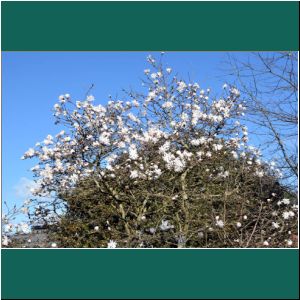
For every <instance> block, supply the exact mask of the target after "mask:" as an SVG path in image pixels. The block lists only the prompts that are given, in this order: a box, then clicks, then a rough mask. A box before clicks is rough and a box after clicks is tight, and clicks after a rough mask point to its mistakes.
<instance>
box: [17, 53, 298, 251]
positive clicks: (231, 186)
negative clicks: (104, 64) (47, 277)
mask: <svg viewBox="0 0 300 300" xmlns="http://www.w3.org/2000/svg"><path fill="white" fill-rule="evenodd" d="M148 62H149V64H150V69H146V70H145V71H144V73H145V79H144V80H143V87H144V89H145V92H144V93H143V92H134V91H130V92H125V99H126V100H123V101H121V100H113V99H112V98H111V99H110V100H109V102H108V103H107V105H105V106H102V105H95V104H93V103H94V97H93V96H91V95H87V97H86V99H85V100H83V101H76V102H73V101H72V98H71V96H70V95H69V94H66V95H61V96H60V97H59V103H57V104H55V105H54V111H55V112H54V116H55V118H56V123H57V124H61V125H63V126H65V130H63V131H61V132H60V133H58V134H57V135H56V136H55V137H52V136H51V135H48V136H47V137H46V139H45V140H44V141H43V142H41V143H37V144H36V147H35V148H31V149H29V150H28V151H27V152H26V153H25V155H24V157H23V158H24V159H27V158H37V159H38V164H37V165H36V166H34V167H33V168H32V171H33V172H34V175H35V177H36V183H37V188H36V189H35V190H34V191H33V193H34V194H35V195H36V196H38V197H49V196H52V197H53V200H52V201H44V202H42V203H41V200H36V201H37V202H38V203H35V204H36V205H37V206H36V208H37V209H35V210H34V211H32V214H31V220H33V221H34V222H37V221H38V222H41V221H42V222H43V223H44V224H47V225H48V228H49V231H50V236H51V237H52V238H53V239H55V243H57V244H55V245H58V246H60V247H110V248H115V247H134V248H135V247H261V246H273V247H285V246H292V245H295V243H294V244H293V238H292V237H293V235H297V209H298V208H297V206H296V205H295V202H294V199H293V198H292V197H293V195H292V194H290V193H289V192H288V191H286V190H285V189H284V188H283V187H282V186H281V185H280V184H279V181H278V180H279V179H278V177H280V174H279V172H278V170H276V169H275V168H274V166H272V165H269V164H267V163H266V162H264V161H263V160H262V158H261V157H260V152H259V150H258V149H256V148H254V147H252V146H250V145H248V143H247V142H248V132H247V128H246V127H245V126H243V125H241V124H240V121H239V119H240V117H241V116H243V114H244V111H245V106H244V103H243V101H242V100H241V97H240V92H239V91H238V90H237V89H236V88H235V87H234V86H228V85H224V86H223V93H222V96H221V97H219V98H215V97H212V96H211V91H210V89H206V90H204V89H202V88H201V87H200V86H199V84H197V83H194V82H193V83H187V82H185V81H184V80H182V79H180V78H179V77H178V76H177V75H173V70H172V69H171V68H170V67H165V66H164V65H163V64H162V63H161V61H160V62H156V60H155V59H153V58H152V57H151V56H149V57H148ZM287 197H289V199H288V198H287ZM38 199H42V198H38ZM33 201H34V200H33Z"/></svg>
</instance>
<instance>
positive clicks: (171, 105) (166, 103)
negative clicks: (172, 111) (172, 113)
mask: <svg viewBox="0 0 300 300" xmlns="http://www.w3.org/2000/svg"><path fill="white" fill-rule="evenodd" d="M162 107H163V108H172V107H173V103H172V102H171V101H167V102H165V103H164V104H163V105H162Z"/></svg>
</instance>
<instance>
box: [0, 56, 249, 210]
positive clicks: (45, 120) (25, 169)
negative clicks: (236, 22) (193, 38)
mask: <svg viewBox="0 0 300 300" xmlns="http://www.w3.org/2000/svg"><path fill="white" fill-rule="evenodd" d="M149 54H151V55H153V56H154V57H155V56H156V57H158V56H159V55H160V53H159V52H157V53H155V52H2V197H3V198H2V199H3V200H6V201H7V203H8V204H9V205H10V206H12V205H13V204H15V203H17V204H21V203H22V201H23V200H25V198H26V197H27V196H28V194H27V193H26V186H27V185H30V182H31V180H32V175H31V172H30V171H29V169H30V168H31V167H32V166H33V165H34V162H33V161H31V160H26V161H23V160H20V157H21V156H22V155H23V154H24V152H25V151H27V150H28V148H30V147H33V146H34V145H35V143H36V142H38V141H41V140H43V139H44V138H45V137H46V135H47V134H52V135H54V134H56V133H58V132H59V131H60V128H59V127H58V126H56V125H54V122H53V121H54V118H53V116H52V112H51V110H52V108H53V105H54V104H55V103H56V102H57V97H58V96H59V95H60V94H64V93H69V94H71V96H72V98H73V99H75V100H80V99H83V97H84V95H85V93H86V92H87V90H88V88H89V87H90V85H91V84H92V83H93V84H94V85H95V87H94V89H93V91H92V94H93V95H94V96H95V97H96V103H103V104H104V103H106V102H107V99H108V95H109V94H111V95H112V96H115V95H117V94H119V95H121V94H122V93H121V90H122V88H130V87H133V88H139V87H140V84H141V83H140V78H142V77H143V70H144V69H145V68H148V67H149V65H148V63H147V62H146V57H147V55H149ZM237 55H239V56H240V57H243V56H245V58H246V57H247V56H248V53H239V54H237ZM225 57H226V53H224V52H167V53H166V54H165V55H164V61H165V63H166V66H170V67H172V68H173V70H174V71H176V72H178V73H179V74H180V75H181V76H183V77H184V78H187V77H188V76H189V77H190V78H191V80H195V81H197V82H198V83H199V84H200V86H201V87H203V88H208V87H209V88H212V90H213V91H216V92H220V91H221V87H222V84H223V83H224V82H225V81H226V78H224V77H223V78H220V77H218V75H219V74H220V70H221V68H222V62H223V61H224V60H225Z"/></svg>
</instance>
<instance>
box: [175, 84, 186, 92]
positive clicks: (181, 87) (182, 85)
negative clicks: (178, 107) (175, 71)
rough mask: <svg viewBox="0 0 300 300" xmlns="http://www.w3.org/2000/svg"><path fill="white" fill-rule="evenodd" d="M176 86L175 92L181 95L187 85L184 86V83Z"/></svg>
mask: <svg viewBox="0 0 300 300" xmlns="http://www.w3.org/2000/svg"><path fill="white" fill-rule="evenodd" d="M177 85H178V87H177V91H178V92H179V93H182V92H183V91H184V90H185V89H186V88H187V85H186V83H185V82H184V81H179V82H177Z"/></svg>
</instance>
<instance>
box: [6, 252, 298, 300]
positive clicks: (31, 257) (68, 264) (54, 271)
mask: <svg viewBox="0 0 300 300" xmlns="http://www.w3.org/2000/svg"><path fill="white" fill-rule="evenodd" d="M2 264H3V266H2V271H4V272H3V273H2V285H3V287H2V289H3V291H2V292H3V298H6V299H12V298H14V299H18V298H19V299H20V298H32V299H36V298H41V299H45V298H53V299H54V298H56V299H57V298H65V299H66V298H69V299H71V298H74V299H78V298H81V299H97V298H109V299H114V298H118V299H120V298H123V299H130V298H134V299H138V298H142V299H159V298H163V299H167V298H168V299H172V298H175V299H199V298H202V299H237V298H241V299H297V298H298V296H299V294H298V279H299V278H298V250H284V249H283V250H266V249H260V250H251V249H249V250H234V249H230V250H229V249H228V250H129V249H128V250H53V249H50V250H26V249H20V250H2Z"/></svg>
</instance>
